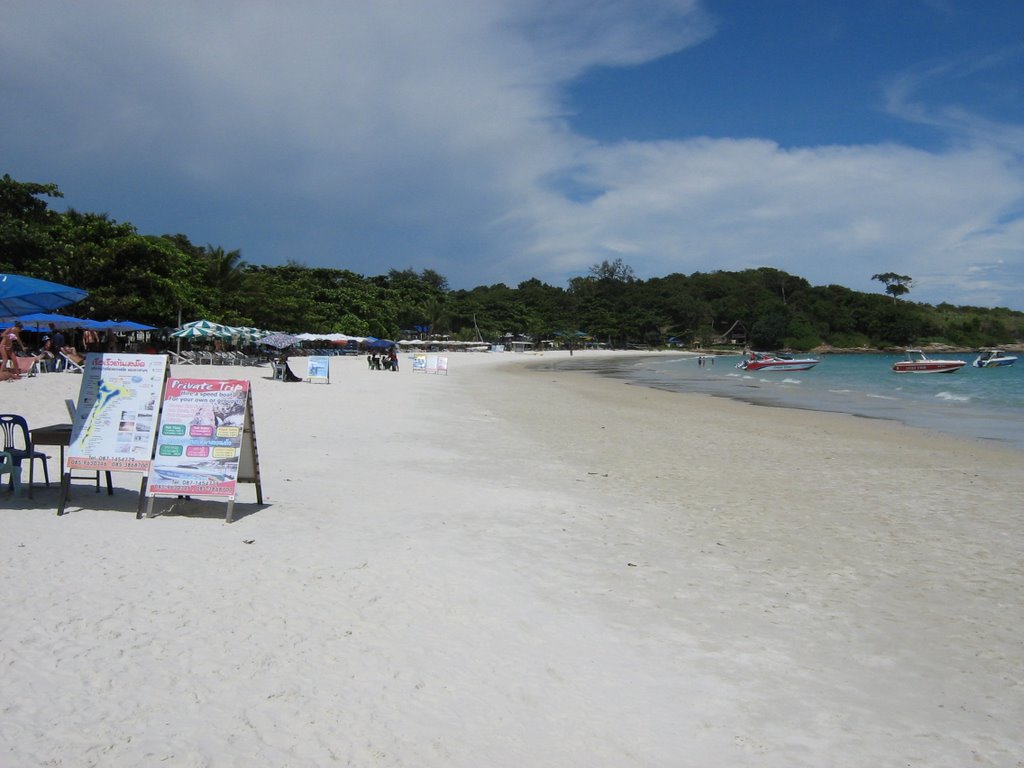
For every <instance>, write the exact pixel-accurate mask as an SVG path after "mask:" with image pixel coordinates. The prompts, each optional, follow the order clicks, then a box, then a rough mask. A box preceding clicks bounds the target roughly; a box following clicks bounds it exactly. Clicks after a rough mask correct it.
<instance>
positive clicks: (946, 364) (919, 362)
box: [892, 349, 967, 373]
mask: <svg viewBox="0 0 1024 768" xmlns="http://www.w3.org/2000/svg"><path fill="white" fill-rule="evenodd" d="M965 365H967V361H966V360H935V359H933V358H930V357H928V356H927V355H926V354H925V353H924V352H923V351H921V350H920V349H908V350H907V359H906V360H898V361H896V362H895V363H893V364H892V369H893V371H895V372H896V373H956V372H957V371H959V370H960V369H961V368H963V367H964V366H965Z"/></svg>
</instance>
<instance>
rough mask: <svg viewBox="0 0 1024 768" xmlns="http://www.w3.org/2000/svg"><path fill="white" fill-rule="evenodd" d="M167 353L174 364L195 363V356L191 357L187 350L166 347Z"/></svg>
mask: <svg viewBox="0 0 1024 768" xmlns="http://www.w3.org/2000/svg"><path fill="white" fill-rule="evenodd" d="M167 354H168V355H170V357H171V362H172V363H174V364H175V365H195V364H196V361H195V358H194V357H192V353H191V352H189V351H188V350H185V351H184V352H175V351H174V350H173V349H168V350H167Z"/></svg>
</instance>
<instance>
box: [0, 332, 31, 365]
mask: <svg viewBox="0 0 1024 768" xmlns="http://www.w3.org/2000/svg"><path fill="white" fill-rule="evenodd" d="M24 327H25V326H23V325H22V324H21V321H20V320H15V321H14V325H12V326H11V327H10V328H8V329H7V330H6V331H4V332H3V336H0V369H2V368H6V367H7V366H8V365H10V366H11V367H12V368H14V370H18V361H17V360H15V359H14V346H15V344H17V345H18V346H19V347H21V351H22V352H24V351H25V344H24V342H22V340H21V329H22V328H24Z"/></svg>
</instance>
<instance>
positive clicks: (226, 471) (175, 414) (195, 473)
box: [146, 377, 263, 523]
mask: <svg viewBox="0 0 1024 768" xmlns="http://www.w3.org/2000/svg"><path fill="white" fill-rule="evenodd" d="M152 474H153V477H152V479H151V480H150V482H149V487H148V489H147V493H148V494H149V505H148V507H147V511H146V514H147V516H148V517H152V516H153V501H154V499H155V498H156V497H158V496H188V497H192V496H199V497H209V498H213V499H224V500H225V501H227V504H228V506H227V513H226V515H225V518H224V519H225V520H226V521H227V522H229V523H230V522H231V518H232V514H233V512H234V505H235V496H236V494H237V485H238V483H239V482H248V483H254V484H255V485H256V501H257V503H260V504H262V503H263V489H262V486H261V483H260V471H259V459H258V455H257V452H256V432H255V427H254V424H253V413H252V393H251V391H250V388H249V382H248V381H246V380H244V379H184V378H175V377H171V378H169V379H167V385H166V387H165V389H164V401H163V410H162V411H161V414H160V425H159V428H158V430H157V436H156V453H155V454H154V456H153V467H152Z"/></svg>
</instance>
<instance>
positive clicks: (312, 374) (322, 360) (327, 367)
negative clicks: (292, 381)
mask: <svg viewBox="0 0 1024 768" xmlns="http://www.w3.org/2000/svg"><path fill="white" fill-rule="evenodd" d="M306 366H307V371H306V375H307V376H309V380H310V381H312V382H321V383H323V384H330V383H331V358H329V357H328V356H327V355H310V356H309V357H307V358H306Z"/></svg>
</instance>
